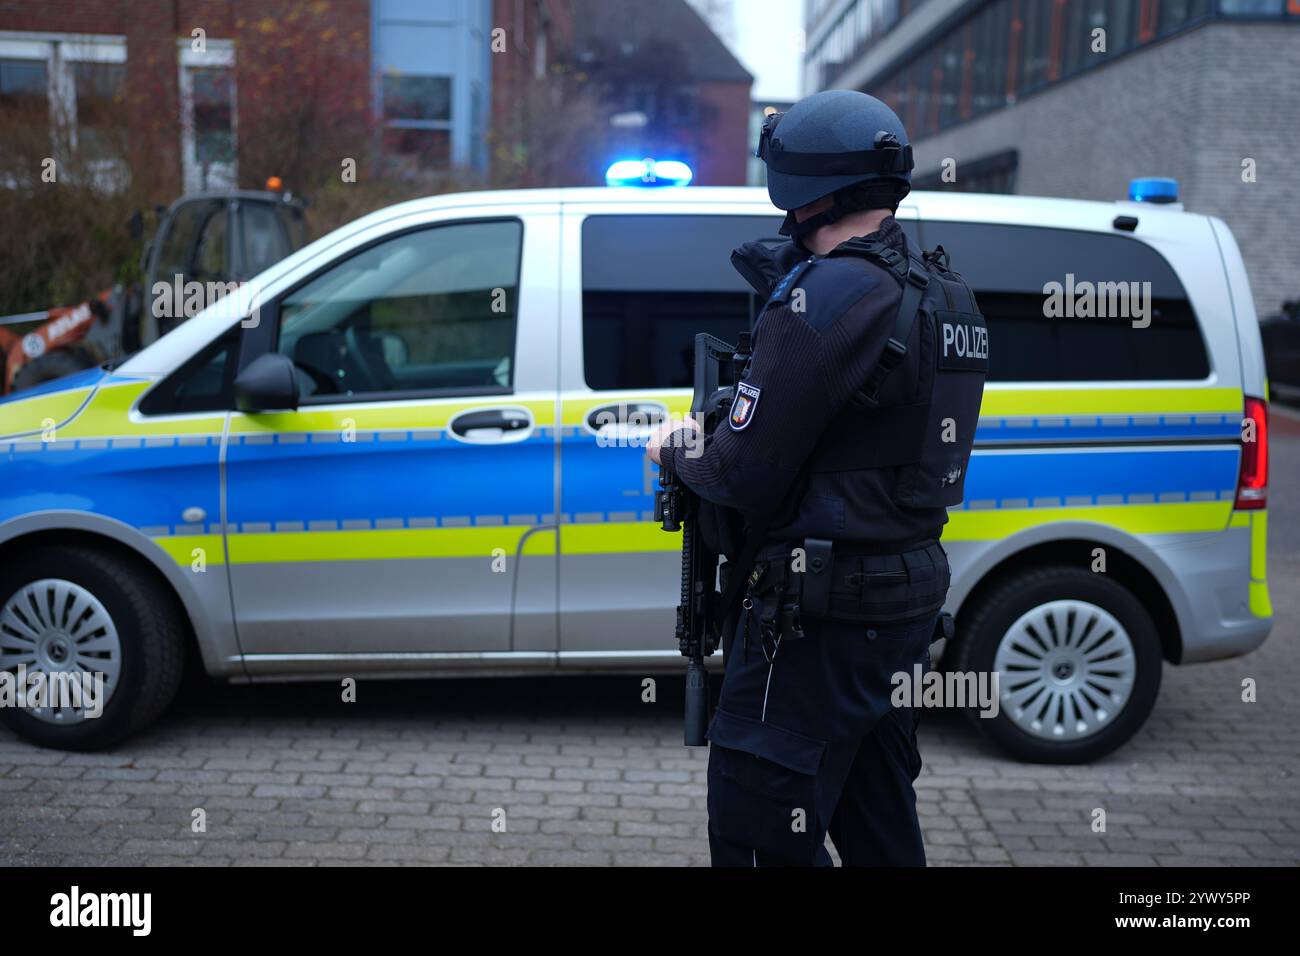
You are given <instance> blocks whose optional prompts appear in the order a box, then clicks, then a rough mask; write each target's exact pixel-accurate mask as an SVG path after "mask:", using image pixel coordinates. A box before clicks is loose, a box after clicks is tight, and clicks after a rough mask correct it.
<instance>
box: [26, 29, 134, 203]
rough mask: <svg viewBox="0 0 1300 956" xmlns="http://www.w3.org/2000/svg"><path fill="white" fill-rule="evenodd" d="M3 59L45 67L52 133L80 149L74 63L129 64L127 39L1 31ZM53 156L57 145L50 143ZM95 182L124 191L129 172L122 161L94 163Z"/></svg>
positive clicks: (99, 35)
mask: <svg viewBox="0 0 1300 956" xmlns="http://www.w3.org/2000/svg"><path fill="white" fill-rule="evenodd" d="M0 59H5V60H33V61H39V62H43V63H44V64H45V76H46V81H47V87H46V99H47V100H48V102H49V110H50V130H51V134H52V135H53V134H55V133H56V131H58V130H60V129H66V130H67V133H68V145H69V146H70V147H71V148H72V149H73V150H74V151H75V150H76V148H77V83H76V77H75V75H74V72H73V69H72V65H73V64H74V63H123V64H124V63H126V37H124V36H120V35H114V34H80V33H37V32H31V33H27V32H20V31H12V30H0ZM50 149H51V152H52V153H53V152H56V151H57V149H56V143H55V142H54V141H53V139H52V140H51V142H50ZM88 171H89V173H90V176H91V178H92V180H93V181H94V182H95V183H96V184H97V185H99V186H100V187H101V188H105V189H109V190H116V189H121V188H124V187H125V185H126V183H127V181H128V179H129V175H130V171H129V170H128V169H127V168H126V165H125V163H124V162H123V161H121V160H116V159H104V160H95V161H93V162H91V163H89V164H88Z"/></svg>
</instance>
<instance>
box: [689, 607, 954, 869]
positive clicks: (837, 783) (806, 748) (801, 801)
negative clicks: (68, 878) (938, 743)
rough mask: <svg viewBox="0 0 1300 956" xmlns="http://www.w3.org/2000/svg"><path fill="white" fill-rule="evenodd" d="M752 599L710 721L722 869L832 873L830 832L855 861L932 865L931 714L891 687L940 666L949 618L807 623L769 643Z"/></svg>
mask: <svg viewBox="0 0 1300 956" xmlns="http://www.w3.org/2000/svg"><path fill="white" fill-rule="evenodd" d="M769 599H771V598H769ZM754 601H755V607H754V608H753V609H752V611H751V613H750V614H744V613H742V614H741V618H740V621H739V623H738V625H737V632H736V636H735V639H734V641H733V642H732V643H731V646H730V648H729V649H728V651H727V659H726V672H725V676H724V678H723V684H722V695H721V699H720V700H719V703H718V708H717V710H716V711H715V713H714V718H713V721H712V723H711V724H710V726H709V740H710V744H711V747H710V753H709V770H708V782H709V795H708V808H709V848H710V851H711V854H712V859H713V865H714V866H812V865H820V866H830V865H831V863H832V861H831V857H830V854H829V853H828V852H827V850H826V847H825V841H826V834H827V833H828V832H829V833H830V837H831V840H832V842H833V843H834V844H835V849H836V851H837V852H838V853H839V855H840V859H841V861H842V862H843V863H844V865H846V866H924V865H925V847H924V844H923V842H922V839H921V827H920V823H919V822H918V820H917V816H916V792H915V790H914V789H913V782H914V781H915V780H916V777H917V775H918V774H919V773H920V771H921V755H920V752H919V750H918V747H917V738H916V732H917V726H918V722H919V718H920V710H919V708H912V707H911V706H898V707H896V706H893V704H892V703H891V700H890V697H891V693H892V692H893V691H894V684H893V683H891V678H893V675H895V674H897V673H906V674H907V675H908V679H909V681H911V680H912V679H913V678H914V675H915V674H916V671H915V669H914V668H915V666H916V665H917V664H919V665H920V667H921V671H920V672H921V673H924V672H925V671H926V670H928V668H929V645H930V641H931V639H932V637H933V634H934V628H935V621H936V619H937V617H938V613H937V612H936V613H934V614H930V615H927V616H926V617H924V618H922V619H919V620H914V621H911V622H908V623H902V624H857V623H853V624H850V623H841V622H835V621H830V620H824V619H823V620H816V621H814V620H809V619H808V618H804V619H803V622H802V629H803V631H804V635H805V636H804V637H802V638H798V639H791V637H790V636H789V635H786V636H782V637H779V638H775V639H769V640H768V641H766V642H764V641H763V640H762V637H761V635H760V633H759V628H758V626H757V624H758V617H759V615H760V613H761V610H762V608H761V603H760V599H758V598H755V599H754ZM909 686H910V685H909ZM910 699H911V694H910V693H908V694H907V700H908V701H910Z"/></svg>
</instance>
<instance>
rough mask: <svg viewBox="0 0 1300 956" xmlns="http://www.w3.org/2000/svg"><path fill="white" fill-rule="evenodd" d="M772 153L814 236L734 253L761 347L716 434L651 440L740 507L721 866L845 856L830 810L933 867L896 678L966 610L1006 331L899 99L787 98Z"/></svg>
mask: <svg viewBox="0 0 1300 956" xmlns="http://www.w3.org/2000/svg"><path fill="white" fill-rule="evenodd" d="M758 155H759V156H760V157H762V158H763V159H764V161H765V162H766V164H767V168H768V192H769V195H770V196H771V199H772V202H773V203H774V204H775V205H776V206H777V207H778V208H780V209H783V210H786V211H787V216H786V219H785V223H784V225H783V227H782V233H783V234H784V235H787V236H789V237H790V239H791V240H792V241H790V242H788V243H786V244H784V245H782V246H780V247H778V248H776V249H769V248H768V247H767V246H765V245H763V244H761V243H756V242H755V243H747V244H745V245H744V246H742V247H741V248H740V249H738V250H736V251H735V253H733V255H732V261H733V264H734V265H735V267H736V268H737V269H738V271H740V272H741V274H742V275H743V276H744V277H745V278H746V280H747V281H749V282H750V284H751V285H753V286H754V287H755V289H756V290H757V291H758V292H759V293H760V294H761V295H763V296H764V297H765V305H764V308H763V310H762V313H761V314H760V316H759V319H758V322H757V323H756V327H755V330H754V338H753V352H752V356H751V358H750V360H749V363H748V366H747V367H746V368H745V370H744V375H743V379H742V380H741V381H740V382H739V383H738V384H737V386H736V390H735V395H734V400H733V401H732V403H731V405H730V408H729V409H728V410H727V414H726V415H725V418H722V420H721V421H720V423H719V424H718V425H717V427H716V429H715V430H713V431H712V432H711V433H710V434H708V435H706V436H704V440H703V441H702V442H701V441H699V440H698V439H699V436H691V435H684V434H681V433H679V431H678V430H679V429H682V428H691V429H697V430H698V429H699V427H700V426H699V425H698V424H697V423H695V422H694V421H692V420H691V419H687V420H686V422H685V424H684V425H683V424H681V423H678V424H676V425H671V424H670V425H667V426H665V427H664V428H663V429H662V430H661V431H660V432H659V434H658V435H657V436H656V438H655V440H654V441H652V442H651V444H650V447H649V453H650V455H651V457H652V458H653V459H654V460H655V461H656V462H658V463H659V464H660V465H661V466H662V467H664V468H667V469H670V470H671V471H672V472H673V473H675V474H676V476H677V477H678V478H679V479H680V480H681V481H682V482H684V483H685V485H686V486H687V487H689V488H690V489H691V490H693V491H694V492H695V493H696V494H697V495H698V496H699V497H700V498H701V499H702V500H703V501H704V502H707V503H712V504H713V505H714V506H716V507H718V508H720V509H725V513H726V514H727V515H729V516H731V517H732V518H734V519H735V521H734V523H733V524H734V526H735V527H736V528H738V529H739V530H738V532H737V538H736V540H735V541H733V542H732V544H731V545H730V546H724V547H723V548H722V549H721V550H723V551H724V553H725V554H726V558H727V563H726V564H724V566H723V571H724V581H725V586H724V594H723V600H724V602H725V606H724V608H723V610H724V612H727V613H729V614H730V617H729V618H728V622H729V624H728V626H727V627H726V629H725V631H724V645H725V646H724V655H725V663H726V671H725V677H724V680H723V685H722V693H721V698H720V700H719V703H718V707H717V709H716V711H715V713H714V716H713V719H712V722H711V723H710V725H709V734H708V737H709V741H710V743H711V752H710V756H709V770H708V782H709V794H708V810H709V844H710V850H711V853H712V858H713V862H714V865H730V866H762V865H811V864H820V865H829V864H830V862H831V860H830V856H829V854H828V853H827V851H826V849H825V845H824V844H825V838H826V835H827V833H828V832H829V834H830V836H831V839H832V841H833V842H834V844H835V846H836V849H837V851H838V852H839V855H840V858H841V859H842V860H843V862H844V863H845V864H846V865H900V866H923V865H924V864H925V850H924V846H923V844H922V839H921V830H920V825H919V823H918V820H917V815H916V794H915V791H914V789H913V782H914V781H915V779H916V777H917V774H918V773H919V772H920V769H921V757H920V754H919V752H918V749H917V736H916V733H917V724H918V718H919V712H918V711H917V710H914V709H913V708H912V707H911V706H910V703H911V701H912V696H911V693H910V691H909V692H908V693H906V694H902V693H896V690H897V689H898V688H899V687H901V686H903V685H902V683H901V679H902V678H903V677H904V676H905V677H906V678H907V680H912V679H913V678H914V677H915V676H916V674H917V673H918V672H919V671H918V670H917V669H916V666H917V665H919V666H920V671H924V670H925V669H926V668H927V667H928V665H929V645H930V643H931V641H932V640H933V639H934V637H935V636H936V634H937V633H941V632H942V628H943V626H944V625H947V626H950V623H951V618H949V617H947V616H946V615H942V616H941V613H940V612H941V608H942V605H943V601H944V597H945V595H946V593H947V589H948V583H949V569H948V561H947V557H946V555H945V553H944V550H943V548H942V547H941V546H940V544H939V536H940V533H941V531H942V528H943V525H944V523H945V522H946V520H947V513H946V508H947V507H948V506H950V505H953V504H956V503H958V502H960V500H961V494H962V484H963V482H964V478H965V470H966V464H967V461H968V459H969V455H970V447H971V442H972V440H973V435H974V428H975V422H976V419H977V418H978V416H979V404H980V396H981V395H982V391H983V383H984V374H985V371H986V369H987V332H986V331H985V329H984V325H983V320H982V318H980V316H979V314H978V308H977V307H976V305H975V302H974V298H973V296H972V295H971V294H970V290H969V289H968V288H967V287H966V285H965V283H963V282H962V281H961V279H960V277H959V276H957V275H956V274H955V273H952V272H951V271H949V270H948V269H947V264H946V261H945V259H944V257H943V255H942V252H941V250H938V251H936V252H935V253H927V254H924V255H923V254H922V253H921V252H920V251H919V250H918V249H917V248H916V247H915V246H914V245H913V244H912V243H911V241H910V240H908V239H907V238H906V237H905V236H904V234H903V231H902V229H901V228H900V227H899V225H898V223H897V222H896V221H895V219H894V217H893V213H894V212H896V211H897V208H898V204H899V202H900V200H902V199H903V197H904V196H906V195H907V192H908V190H909V189H910V178H911V176H910V173H911V169H912V158H911V148H910V146H909V145H908V138H907V133H906V131H905V130H904V129H903V125H902V123H901V122H900V120H899V119H898V117H897V116H896V115H895V114H894V112H893V111H892V110H890V109H889V108H888V107H887V106H886V105H885V104H884V103H882V102H880V101H879V100H877V99H875V98H874V97H871V96H868V95H866V94H864V93H859V92H855V91H849V90H832V91H827V92H822V93H817V94H815V95H813V96H810V97H808V98H806V99H804V100H802V101H800V102H799V103H797V104H796V105H795V106H794V107H792V108H791V109H790V111H789V112H788V113H786V114H774V115H770V116H769V117H768V118H767V121H766V123H765V125H764V128H763V133H762V138H761V140H760V143H759V149H758ZM730 622H734V624H731V623H730ZM895 675H899V676H898V677H896V676H895ZM891 697H894V698H895V700H891ZM896 704H898V705H897V706H896Z"/></svg>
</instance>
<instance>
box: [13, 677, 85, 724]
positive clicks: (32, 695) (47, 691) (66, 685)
mask: <svg viewBox="0 0 1300 956" xmlns="http://www.w3.org/2000/svg"><path fill="white" fill-rule="evenodd" d="M0 707H22V708H31V709H41V710H43V709H45V708H61V707H74V708H77V709H80V710H81V711H83V712H84V716H85V717H86V719H87V720H90V719H93V718H95V717H99V716H100V715H102V714H103V713H104V674H103V672H102V671H95V672H93V673H92V672H90V671H79V672H77V673H73V672H71V671H55V672H54V673H47V672H45V671H31V672H29V671H28V670H27V665H26V664H19V665H18V668H17V670H16V671H0Z"/></svg>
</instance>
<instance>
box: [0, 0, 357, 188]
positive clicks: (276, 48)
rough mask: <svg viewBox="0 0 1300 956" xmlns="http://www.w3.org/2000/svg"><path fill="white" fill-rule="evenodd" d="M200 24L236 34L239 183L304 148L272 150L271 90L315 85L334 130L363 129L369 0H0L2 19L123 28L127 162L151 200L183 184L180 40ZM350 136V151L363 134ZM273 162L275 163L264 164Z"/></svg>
mask: <svg viewBox="0 0 1300 956" xmlns="http://www.w3.org/2000/svg"><path fill="white" fill-rule="evenodd" d="M196 27H200V28H202V29H203V30H204V31H205V33H206V37H207V39H209V40H218V39H233V40H234V41H235V47H236V55H235V85H236V114H237V116H238V120H237V122H238V126H239V129H238V137H239V138H238V143H239V152H240V155H239V159H240V180H241V185H260V183H261V182H263V181H264V179H265V176H266V175H269V174H270V173H272V172H280V173H282V174H283V173H285V172H286V171H287V170H288V166H287V165H286V164H289V163H296V162H301V161H302V160H303V157H302V156H295V155H292V154H289V155H282V156H281V157H279V158H282V159H283V161H284V163H281V164H277V163H275V162H274V160H273V159H271V158H269V157H273V156H275V154H276V152H277V148H276V145H277V144H276V142H275V138H276V137H277V136H278V135H280V134H281V133H283V130H277V129H276V127H275V118H276V114H275V111H274V110H272V109H267V108H266V107H267V104H268V103H272V102H273V101H274V100H275V99H276V98H277V97H278V98H280V99H281V100H286V99H291V98H292V97H300V96H303V95H307V94H310V95H321V96H322V97H323V101H324V102H325V103H326V104H327V106H328V109H329V110H330V114H331V122H330V126H331V127H332V128H333V129H334V130H337V131H341V133H342V135H343V136H344V137H345V138H346V139H347V140H349V141H356V140H357V139H358V138H360V137H362V136H364V130H365V127H366V123H367V120H368V117H369V111H370V92H369V91H370V80H369V73H370V3H369V0H310V2H309V0H258V2H257V3H256V4H249V3H244V4H241V3H237V2H235V0H42V2H39V3H34V2H32V0H0V30H6V31H19V32H49V33H63V34H115V35H120V36H125V37H126V43H127V64H126V67H127V70H126V91H125V93H126V104H125V106H124V116H123V122H124V123H125V125H126V126H127V128H128V129H129V130H130V141H131V153H132V156H131V164H132V169H133V171H134V173H135V175H136V176H137V177H143V178H145V179H146V180H147V182H148V183H149V184H150V187H151V190H152V191H153V193H154V194H155V197H156V198H157V199H158V201H167V200H169V199H171V198H174V197H175V196H176V195H177V194H179V192H180V190H181V155H180V138H181V129H180V125H181V122H180V92H179V63H178V55H177V40H179V39H182V38H183V39H189V38H190V36H191V31H192V30H193V29H194V28H196ZM312 73H315V74H317V75H316V76H315V77H314V78H313V77H311V76H310V75H309V74H312ZM318 83H319V84H321V85H319V86H318V85H316V84H318ZM259 120H260V121H261V122H260V123H259ZM356 145H357V149H356V150H354V152H356V151H359V150H360V149H361V148H363V147H364V146H365V145H366V144H365V141H364V140H362V141H361V142H358V143H357V144H356ZM331 151H332V152H337V151H338V150H337V149H332V148H331ZM271 165H281V166H282V168H280V169H278V170H275V169H269V168H264V167H269V166H271ZM334 165H335V167H337V162H335V163H334ZM245 167H248V168H245Z"/></svg>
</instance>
